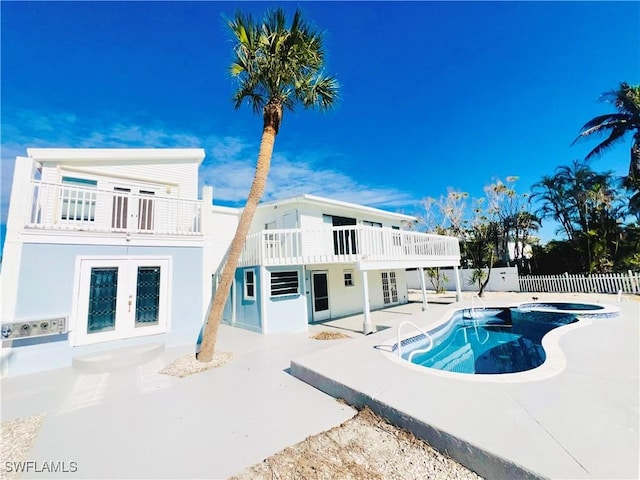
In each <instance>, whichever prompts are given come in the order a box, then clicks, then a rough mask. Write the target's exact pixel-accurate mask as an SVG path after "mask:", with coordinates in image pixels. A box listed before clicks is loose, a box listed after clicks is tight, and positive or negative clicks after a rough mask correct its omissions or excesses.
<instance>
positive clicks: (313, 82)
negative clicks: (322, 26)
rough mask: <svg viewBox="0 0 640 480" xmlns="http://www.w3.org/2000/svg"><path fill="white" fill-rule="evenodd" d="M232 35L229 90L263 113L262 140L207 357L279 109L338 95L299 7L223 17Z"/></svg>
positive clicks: (328, 102)
mask: <svg viewBox="0 0 640 480" xmlns="http://www.w3.org/2000/svg"><path fill="white" fill-rule="evenodd" d="M227 25H228V27H229V29H230V30H231V32H232V34H233V38H234V42H235V45H234V48H233V51H234V57H235V58H234V61H233V63H232V64H231V69H230V71H231V75H232V76H233V77H235V78H237V79H238V81H239V88H238V90H236V92H235V93H234V95H233V103H234V106H235V108H236V109H238V108H240V107H241V106H242V104H243V103H245V102H248V103H249V105H251V107H252V108H253V111H254V112H255V113H257V114H262V120H263V127H262V140H261V142H260V150H259V153H258V161H257V165H256V171H255V175H254V178H253V183H252V185H251V189H250V191H249V195H248V197H247V202H246V205H245V207H244V209H243V211H242V215H241V217H240V220H239V223H238V228H237V230H236V233H235V236H234V238H233V240H232V242H231V245H230V247H229V251H228V253H227V258H226V264H225V265H224V267H223V270H222V274H221V276H220V281H219V283H218V288H217V290H216V293H215V296H214V299H213V303H212V305H211V309H210V313H209V316H208V318H207V324H206V327H205V330H204V334H203V337H202V346H201V349H200V353H199V355H198V359H199V360H200V361H202V362H208V361H210V360H211V359H212V357H213V351H214V347H215V343H216V339H217V336H218V328H219V326H220V321H221V319H222V312H223V309H224V305H225V303H226V302H227V298H228V296H229V290H230V288H231V283H232V281H233V277H234V274H235V270H236V268H237V265H238V261H239V259H240V255H241V253H242V248H243V247H244V243H245V240H246V237H247V233H248V232H249V228H250V226H251V221H252V220H253V216H254V213H255V211H256V208H257V206H258V203H259V202H260V199H261V198H262V194H263V193H264V189H265V185H266V182H267V175H268V173H269V166H270V163H271V156H272V154H273V145H274V143H275V138H276V135H277V134H278V131H279V129H280V125H281V123H282V116H283V111H284V110H285V109H288V110H291V111H293V110H294V107H295V106H296V105H298V104H300V105H302V106H303V107H304V108H319V109H320V110H327V109H329V108H331V107H332V106H333V105H334V104H335V102H336V100H337V96H338V83H337V81H336V79H335V78H333V77H331V76H327V75H325V74H324V73H323V68H324V49H323V45H322V34H321V33H320V32H317V31H315V30H313V29H312V28H311V27H310V26H309V25H307V23H306V22H305V21H304V19H303V18H302V14H301V12H300V11H299V10H297V11H296V12H295V14H294V16H293V19H292V21H291V24H290V25H288V26H287V19H286V16H285V13H284V11H283V10H282V9H277V10H273V11H270V12H268V13H267V14H266V15H265V16H264V18H263V19H262V21H261V22H259V23H258V22H254V20H253V18H252V17H251V16H250V15H243V14H241V13H237V14H236V16H235V18H234V19H233V20H229V21H228V22H227Z"/></svg>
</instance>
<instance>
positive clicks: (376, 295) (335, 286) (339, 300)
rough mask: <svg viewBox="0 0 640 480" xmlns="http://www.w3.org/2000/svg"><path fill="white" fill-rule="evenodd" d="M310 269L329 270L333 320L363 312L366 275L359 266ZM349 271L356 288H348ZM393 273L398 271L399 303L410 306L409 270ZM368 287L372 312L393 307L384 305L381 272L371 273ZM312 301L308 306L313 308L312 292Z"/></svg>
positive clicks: (308, 269) (308, 270) (347, 265)
mask: <svg viewBox="0 0 640 480" xmlns="http://www.w3.org/2000/svg"><path fill="white" fill-rule="evenodd" d="M306 270H307V272H310V271H326V272H327V273H328V283H329V308H330V310H331V318H338V317H343V316H345V315H352V314H357V313H361V312H362V311H363V308H364V307H363V305H364V296H363V290H362V272H360V271H358V270H356V269H355V265H352V264H343V265H328V266H327V265H315V266H314V265H310V266H307V269H306ZM347 270H348V271H351V272H352V273H353V279H354V286H352V287H346V286H345V285H344V272H345V271H347ZM392 271H394V272H396V284H397V290H398V303H397V304H402V303H407V302H408V295H407V286H406V275H405V271H404V270H392ZM308 276H309V274H308V273H307V277H308ZM367 284H368V286H369V303H370V307H371V309H372V310H375V309H379V308H383V307H389V306H391V305H388V304H385V303H384V297H383V294H382V277H381V272H380V271H378V270H373V271H369V272H368V274H367ZM307 290H309V289H307ZM308 298H309V301H308V304H309V305H310V302H311V292H309V295H308Z"/></svg>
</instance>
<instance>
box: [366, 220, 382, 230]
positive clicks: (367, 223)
mask: <svg viewBox="0 0 640 480" xmlns="http://www.w3.org/2000/svg"><path fill="white" fill-rule="evenodd" d="M362 225H365V226H367V227H378V228H382V224H381V223H380V222H370V221H369V220H363V221H362Z"/></svg>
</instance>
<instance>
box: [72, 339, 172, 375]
mask: <svg viewBox="0 0 640 480" xmlns="http://www.w3.org/2000/svg"><path fill="white" fill-rule="evenodd" d="M163 350H164V342H161V343H151V344H145V345H134V346H132V347H124V348H118V349H114V350H106V351H102V352H96V353H88V354H86V355H79V356H77V357H73V361H72V365H73V367H74V368H77V369H79V370H84V371H86V372H105V371H108V370H114V369H119V368H125V367H132V366H135V365H141V364H143V363H146V362H148V361H149V360H151V359H152V358H154V357H156V356H158V355H160V353H162V351H163Z"/></svg>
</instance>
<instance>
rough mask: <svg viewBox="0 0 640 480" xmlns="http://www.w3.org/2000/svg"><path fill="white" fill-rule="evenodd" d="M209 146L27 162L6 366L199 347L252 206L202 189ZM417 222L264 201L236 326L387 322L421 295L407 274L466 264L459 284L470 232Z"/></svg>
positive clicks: (56, 152) (298, 201)
mask: <svg viewBox="0 0 640 480" xmlns="http://www.w3.org/2000/svg"><path fill="white" fill-rule="evenodd" d="M204 155H205V154H204V150H202V149H198V148H188V149H49V148H45V149H41V148H33V149H28V150H27V155H26V156H24V157H18V158H16V163H15V170H14V176H13V184H12V191H11V199H10V206H9V212H8V218H7V233H6V239H5V244H4V249H3V257H2V275H1V279H2V358H1V360H2V364H1V365H2V369H3V372H2V373H3V374H7V373H8V374H10V375H18V374H21V373H27V372H31V371H37V370H43V369H46V368H56V367H62V366H67V365H70V364H72V362H73V360H74V359H76V358H79V357H82V356H83V355H84V354H92V353H94V352H102V351H105V350H113V349H117V348H119V347H127V346H134V347H136V348H137V346H143V347H144V346H146V345H155V344H160V345H172V344H190V343H191V344H194V347H195V343H196V339H197V337H198V333H199V332H200V331H201V327H202V324H203V321H204V320H205V319H206V316H207V312H208V308H209V305H210V302H211V298H212V293H213V292H214V291H215V288H216V284H217V280H218V276H219V274H220V271H221V269H222V266H223V265H224V257H225V254H226V252H227V250H228V247H229V245H230V242H231V239H232V238H233V235H234V233H235V230H236V227H237V224H238V220H239V216H240V213H241V209H238V208H229V207H222V206H217V205H213V188H212V187H208V186H205V187H203V188H202V192H201V195H200V196H199V195H198V169H199V166H200V164H201V162H202V161H203V159H204ZM414 220H415V218H414V217H411V216H408V215H403V214H399V213H392V212H387V211H384V210H380V209H376V208H371V207H366V206H362V205H357V204H352V203H346V202H341V201H336V200H332V199H328V198H322V197H317V196H312V195H301V196H297V197H293V198H289V199H283V200H278V201H274V202H267V203H263V204H261V205H260V206H259V207H258V210H257V212H256V215H255V217H254V220H253V223H252V228H251V232H250V234H249V235H248V237H247V241H246V244H245V247H244V251H243V255H242V258H241V261H240V264H239V265H238V268H237V269H236V272H235V280H234V282H233V286H232V289H231V292H230V296H229V301H228V302H227V305H226V308H225V311H224V316H223V321H224V322H225V323H228V324H230V325H233V326H237V327H241V328H245V329H249V330H253V331H255V332H260V333H265V334H268V333H272V332H279V331H288V332H300V331H304V330H306V329H307V328H308V324H309V323H315V322H321V321H324V320H327V319H332V318H337V317H341V316H345V315H350V314H354V313H359V312H364V317H365V322H364V323H365V324H364V330H365V331H366V332H369V331H373V330H374V326H373V325H372V324H371V321H370V316H369V313H370V311H371V310H372V309H377V308H384V307H387V306H392V305H396V304H400V303H406V302H407V301H408V298H407V282H406V270H407V269H416V268H417V269H420V270H422V269H423V268H426V267H438V266H441V267H442V266H453V267H454V268H455V269H456V279H457V278H458V275H457V267H458V265H459V262H460V253H459V247H458V241H457V240H456V239H455V238H450V237H443V236H438V235H429V234H425V233H418V232H413V231H408V230H404V229H403V226H404V225H405V224H406V223H408V222H412V221H414ZM421 278H423V276H422V275H421ZM457 290H458V292H459V290H460V288H459V283H458V288H457ZM423 292H424V284H423ZM425 298H426V295H425Z"/></svg>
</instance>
